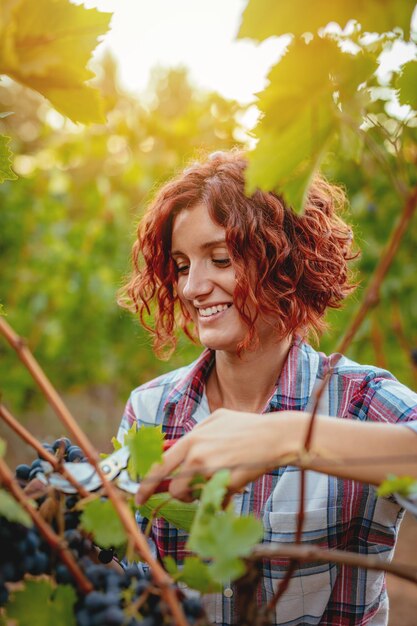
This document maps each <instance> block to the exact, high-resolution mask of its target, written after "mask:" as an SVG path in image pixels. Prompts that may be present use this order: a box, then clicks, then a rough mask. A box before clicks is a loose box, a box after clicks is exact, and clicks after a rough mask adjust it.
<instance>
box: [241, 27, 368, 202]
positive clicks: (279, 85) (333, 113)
mask: <svg viewBox="0 0 417 626" xmlns="http://www.w3.org/2000/svg"><path fill="white" fill-rule="evenodd" d="M375 68H376V58H375V56H373V55H372V54H370V53H363V52H360V53H358V54H356V55H353V54H350V53H346V52H342V50H341V49H340V48H339V46H338V45H337V43H336V42H335V41H334V40H332V39H331V38H328V37H324V38H317V37H316V38H315V39H313V40H312V41H310V42H309V43H306V42H305V41H303V40H296V41H294V42H293V43H292V44H291V45H290V46H289V48H288V51H287V54H286V55H285V56H284V58H283V59H282V60H281V61H280V62H279V63H277V64H276V65H275V66H274V67H273V68H272V70H271V71H270V74H269V76H268V79H269V85H268V87H267V88H266V89H265V90H264V91H263V92H262V93H261V94H260V96H259V103H258V106H259V108H260V110H261V111H262V113H263V117H262V119H261V121H260V123H259V124H258V126H257V128H256V129H255V134H256V136H257V137H258V139H259V141H258V144H257V146H256V148H255V150H254V151H252V152H251V153H250V154H249V166H248V169H247V172H246V183H247V190H248V192H249V193H252V192H253V191H254V190H255V189H256V188H258V187H259V188H262V189H267V190H270V189H274V190H276V191H277V192H278V193H279V194H281V195H283V196H284V198H285V200H286V202H287V204H288V205H290V206H292V207H293V208H294V209H295V210H300V209H301V208H302V206H303V202H304V199H305V197H306V193H307V190H308V185H309V183H310V181H311V178H312V176H313V175H314V173H315V170H316V169H317V167H318V166H319V164H320V162H321V160H322V159H323V157H324V156H325V154H326V151H327V150H328V149H329V148H330V146H332V145H334V143H335V140H336V139H337V138H338V136H339V134H340V129H341V127H342V126H343V124H349V126H350V127H353V128H355V127H356V129H357V132H358V135H359V126H360V124H361V122H362V109H363V106H364V92H365V89H366V87H365V84H366V80H367V79H368V78H369V77H370V76H371V75H372V74H373V72H374V70H375ZM360 86H361V87H360ZM357 151H358V146H355V153H356V152H357ZM355 153H353V152H352V155H354V154H355Z"/></svg>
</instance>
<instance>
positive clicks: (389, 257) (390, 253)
mask: <svg viewBox="0 0 417 626" xmlns="http://www.w3.org/2000/svg"><path fill="white" fill-rule="evenodd" d="M416 208H417V187H415V188H414V189H412V190H411V192H410V193H409V195H408V196H407V198H406V201H405V203H404V207H403V210H402V213H401V216H400V220H399V222H398V224H397V226H396V227H395V228H394V230H393V231H392V232H391V237H390V239H389V242H388V244H387V247H386V250H385V252H384V254H383V255H382V258H381V261H380V263H379V265H378V266H377V268H376V270H375V272H374V274H373V276H372V278H371V281H370V284H369V286H368V288H367V290H366V292H365V296H364V298H363V300H362V304H361V306H360V308H359V310H358V311H357V313H356V315H355V316H354V318H353V321H352V324H351V325H350V327H349V328H348V330H347V331H346V333H345V335H344V336H343V338H342V340H341V341H340V344H339V346H338V348H337V350H336V353H338V354H336V355H335V356H334V358H333V361H332V363H331V364H330V367H329V369H328V371H327V372H326V375H325V376H324V378H323V380H322V382H321V384H320V386H319V388H318V390H317V393H316V397H315V401H314V407H313V411H312V414H311V418H310V420H309V424H308V428H307V432H306V435H305V438H304V444H303V448H302V450H301V455H300V458H302V457H303V456H304V455H305V454H307V455H308V453H309V451H310V448H311V444H312V440H313V433H314V426H315V422H316V415H317V409H318V406H319V402H320V398H321V396H322V394H323V392H324V390H325V388H326V385H327V383H328V381H329V379H330V376H331V375H332V373H333V371H334V367H335V365H336V363H337V362H338V360H339V359H340V358H341V356H342V354H343V353H344V352H346V350H347V348H348V347H349V345H350V344H351V342H352V340H353V338H354V336H355V334H356V333H357V331H358V330H359V328H360V326H361V325H362V322H363V320H364V319H365V317H366V315H367V313H368V311H369V310H370V309H371V308H372V307H374V306H375V305H376V304H377V302H378V300H379V289H380V287H381V283H382V281H383V280H384V278H385V276H386V274H387V272H388V270H389V268H390V266H391V263H392V261H393V259H394V257H395V254H396V253H397V251H398V248H399V246H400V243H401V240H402V238H403V236H404V234H405V232H406V230H407V227H408V225H409V223H410V221H411V218H412V217H413V215H414V212H415V210H416ZM304 515H305V470H304V469H303V468H301V471H300V506H299V510H298V516H297V527H296V535H295V546H294V547H295V548H302V547H303V546H301V545H300V542H301V536H302V531H303V525H304ZM298 562H299V560H298V559H297V558H296V557H294V556H293V557H291V560H290V564H289V566H288V569H287V572H286V574H285V576H284V578H283V579H282V580H281V582H280V583H279V585H278V588H277V590H276V592H275V594H274V595H273V597H272V598H271V600H270V601H269V603H268V604H267V606H266V610H265V613H266V615H270V613H271V612H272V611H273V609H274V608H275V607H276V605H277V604H278V602H279V600H280V598H281V597H282V595H283V594H284V592H285V591H286V589H287V588H288V585H289V583H290V580H291V578H292V575H293V574H294V572H295V570H296V568H297V565H298Z"/></svg>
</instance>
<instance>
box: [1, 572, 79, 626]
mask: <svg viewBox="0 0 417 626" xmlns="http://www.w3.org/2000/svg"><path fill="white" fill-rule="evenodd" d="M76 599H77V595H76V592H75V589H74V588H73V587H71V586H69V585H58V586H57V587H56V588H54V587H53V586H52V585H51V583H50V582H49V581H48V580H27V581H25V588H24V589H22V590H19V591H15V592H14V593H13V594H12V596H11V598H10V600H9V602H8V604H7V617H8V618H9V619H14V620H16V621H17V623H18V624H19V626H57V624H59V626H76V620H75V615H74V611H73V607H74V604H75V602H76Z"/></svg>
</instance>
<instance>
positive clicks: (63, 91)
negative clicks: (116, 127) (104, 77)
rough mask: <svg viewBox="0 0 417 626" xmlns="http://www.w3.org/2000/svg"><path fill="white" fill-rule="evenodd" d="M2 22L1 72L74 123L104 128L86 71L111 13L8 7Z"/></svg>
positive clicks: (66, 5)
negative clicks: (32, 91)
mask: <svg viewBox="0 0 417 626" xmlns="http://www.w3.org/2000/svg"><path fill="white" fill-rule="evenodd" d="M1 17H2V18H3V19H0V67H1V72H2V73H4V74H8V75H9V76H11V77H12V78H14V79H15V80H17V81H19V82H21V83H22V84H24V85H26V86H28V87H30V88H32V89H35V90H37V91H38V92H39V93H41V94H42V95H43V96H45V97H46V98H48V99H49V100H50V101H51V102H52V103H53V105H54V106H55V107H56V108H57V109H58V110H59V111H60V112H62V113H63V114H64V115H68V117H70V119H72V120H73V121H79V122H83V123H88V122H102V121H103V120H104V117H103V113H102V110H101V101H100V97H99V95H98V92H97V91H96V90H94V89H92V88H91V87H89V86H87V85H85V81H87V80H89V79H90V78H92V77H93V76H94V73H93V72H92V71H91V70H89V69H88V68H87V67H86V65H87V63H88V62H89V60H90V58H91V55H92V52H93V50H94V48H95V47H96V45H97V40H98V38H99V37H100V36H101V35H103V34H104V33H105V32H106V31H107V29H108V27H109V22H110V17H111V16H110V14H109V13H101V12H99V11H97V10H96V9H86V8H85V7H83V6H76V5H74V4H72V3H71V2H69V1H68V0H59V1H57V0H37V2H36V3H33V2H32V1H31V0H20V1H19V2H14V3H8V4H7V6H6V8H5V9H4V11H3V14H2V15H1Z"/></svg>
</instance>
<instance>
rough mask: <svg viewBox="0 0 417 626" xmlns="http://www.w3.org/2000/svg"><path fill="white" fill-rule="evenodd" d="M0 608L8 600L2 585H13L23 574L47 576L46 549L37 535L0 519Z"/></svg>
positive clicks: (30, 529)
mask: <svg viewBox="0 0 417 626" xmlns="http://www.w3.org/2000/svg"><path fill="white" fill-rule="evenodd" d="M0 554H1V562H2V564H1V566H0V606H2V605H3V604H5V603H6V602H7V599H8V590H7V587H6V584H5V583H6V582H17V581H19V580H21V579H22V578H23V576H24V574H26V573H29V574H32V575H34V576H36V575H39V574H46V573H49V572H50V567H51V563H50V555H49V549H48V547H47V546H46V545H45V543H44V541H43V539H42V538H41V537H40V536H39V534H38V531H37V530H36V529H34V528H26V527H25V526H23V525H22V524H16V523H12V522H9V521H8V520H7V519H5V518H3V517H0Z"/></svg>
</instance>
